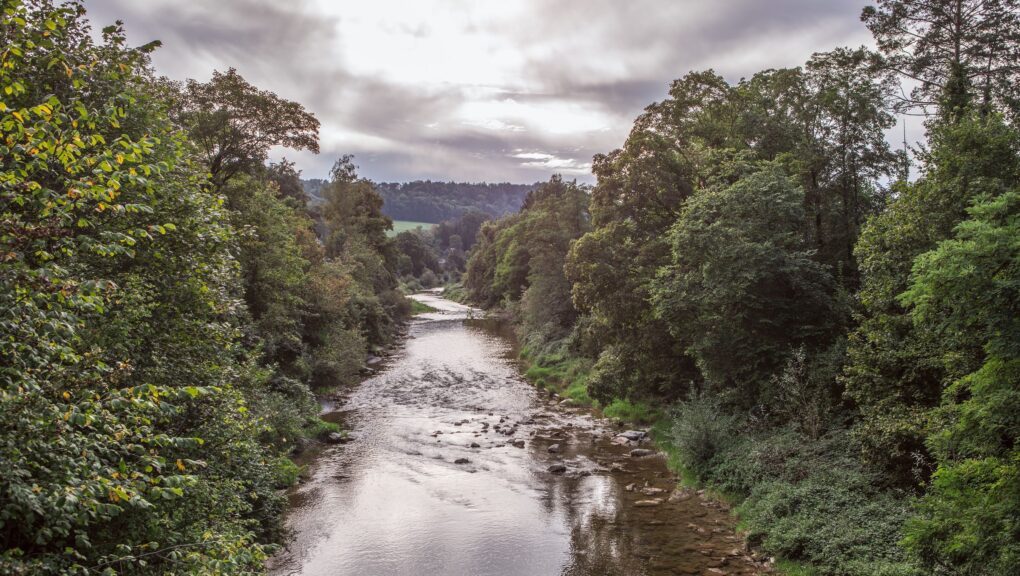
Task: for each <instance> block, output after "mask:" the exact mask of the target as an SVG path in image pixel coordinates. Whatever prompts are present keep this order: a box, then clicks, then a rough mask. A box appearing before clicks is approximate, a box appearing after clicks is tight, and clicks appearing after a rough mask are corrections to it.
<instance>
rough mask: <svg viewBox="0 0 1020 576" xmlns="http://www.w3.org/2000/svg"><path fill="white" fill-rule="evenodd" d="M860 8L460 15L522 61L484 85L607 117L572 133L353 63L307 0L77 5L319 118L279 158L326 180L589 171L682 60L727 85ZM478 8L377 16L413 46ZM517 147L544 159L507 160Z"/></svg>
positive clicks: (164, 67)
mask: <svg viewBox="0 0 1020 576" xmlns="http://www.w3.org/2000/svg"><path fill="white" fill-rule="evenodd" d="M863 3H864V0H832V1H828V0H827V1H824V2H819V1H817V0H770V1H768V2H765V1H761V0H717V1H716V2H713V3H712V4H707V3H705V2H701V1H697V2H695V1H674V0H661V1H660V0H629V1H627V2H619V1H617V0H563V1H558V2H555V3H551V2H540V1H538V0H533V1H531V2H527V3H522V4H515V5H514V7H518V8H522V9H519V10H515V11H514V12H516V13H518V14H519V17H518V19H517V20H515V21H493V20H491V19H490V20H488V21H487V20H485V19H483V18H468V19H466V20H465V22H466V23H465V24H464V25H463V26H464V30H463V31H465V32H473V33H475V34H482V35H492V36H493V37H495V38H501V39H504V40H505V43H504V44H501V46H505V48H504V49H505V50H509V51H510V52H512V55H513V56H515V57H516V56H519V57H520V58H521V59H522V60H523V64H522V67H521V69H520V70H519V71H518V74H519V78H518V79H516V80H515V81H513V82H512V84H511V85H506V86H493V87H490V88H492V89H493V90H496V91H500V96H499V98H512V99H513V100H515V101H517V102H521V103H525V104H528V105H530V106H535V107H539V108H541V107H544V106H553V105H556V104H562V103H564V102H568V103H576V104H577V105H578V106H579V107H581V108H583V109H585V110H589V111H594V112H593V113H599V114H602V116H603V117H605V118H607V119H608V120H607V121H608V122H609V123H610V125H609V126H607V127H606V128H607V129H606V130H604V131H601V132H600V131H586V132H584V133H581V134H570V133H566V134H565V133H553V132H551V131H547V130H542V129H541V127H540V126H539V127H536V126H533V125H530V124H529V125H527V126H523V125H521V126H518V127H517V128H515V129H508V128H511V126H508V123H509V124H518V122H516V121H512V120H507V119H506V118H492V119H491V120H486V121H480V122H475V123H466V122H463V121H459V120H458V116H457V114H458V111H459V110H461V109H462V107H463V106H464V105H465V104H468V103H470V102H472V98H475V97H476V96H473V95H472V94H471V93H470V90H471V89H472V88H478V87H471V86H463V85H456V84H453V83H446V82H444V80H446V79H444V78H436V81H435V82H433V83H428V84H427V85H413V84H409V83H401V82H400V79H399V78H397V79H395V78H393V77H389V76H386V75H385V74H382V73H379V74H368V73H365V72H364V67H362V68H360V69H361V70H362V72H356V71H355V70H357V69H359V68H357V67H355V66H352V62H351V61H350V60H349V59H350V58H355V57H357V58H362V59H364V58H371V54H368V53H362V52H359V53H358V54H344V53H342V52H341V51H340V48H339V46H340V45H341V43H340V42H338V41H337V40H338V39H340V38H341V37H340V36H339V35H340V34H342V33H343V32H342V31H343V24H344V22H345V20H344V19H343V18H344V17H345V16H343V15H338V13H322V11H321V6H317V5H316V4H315V3H314V2H313V0H297V1H292V2H274V1H271V0H215V1H212V0H210V1H199V0H190V1H187V2H183V1H176V2H175V1H173V0H146V1H144V2H141V1H137V0H86V7H87V8H88V10H89V13H90V17H91V18H92V20H93V22H94V23H95V25H96V27H97V28H99V27H101V26H102V25H104V24H107V23H110V22H112V21H113V20H116V19H122V20H124V21H125V27H126V29H127V32H128V38H129V40H130V41H131V42H133V43H135V44H141V43H144V42H148V41H149V40H152V39H160V40H162V41H163V43H164V47H163V48H161V49H160V50H159V51H157V53H156V55H155V57H154V60H153V61H154V65H155V66H156V68H157V70H158V71H159V72H160V73H163V74H166V75H168V76H170V77H172V78H176V79H183V78H187V77H192V78H198V79H205V78H208V76H209V74H210V73H211V71H212V70H213V69H221V70H222V69H225V68H227V67H230V66H233V67H236V68H237V69H238V70H239V71H240V72H241V74H242V75H244V76H245V77H246V78H247V79H248V80H249V81H251V82H252V83H254V84H256V85H258V86H260V87H263V88H267V89H270V90H273V91H274V92H276V93H278V94H280V95H281V96H284V97H286V98H289V99H292V100H296V101H299V102H301V103H302V104H303V105H304V106H305V107H306V108H308V109H309V110H311V111H312V112H314V113H315V114H316V115H317V116H318V117H319V119H320V120H321V121H322V140H323V146H322V151H323V153H322V155H320V156H318V157H316V156H313V155H310V154H307V153H296V152H292V151H276V153H275V154H274V156H275V157H279V156H280V155H286V156H287V157H288V158H291V159H294V160H296V161H298V165H299V167H300V168H302V169H303V170H304V172H305V174H306V175H307V176H310V177H321V176H324V175H325V174H326V173H328V170H329V167H330V166H331V165H332V163H333V160H334V159H335V158H336V157H337V156H338V155H339V154H341V153H354V154H356V156H357V162H358V163H359V164H360V165H361V167H362V173H363V174H365V175H367V176H369V177H372V178H375V179H379V180H409V179H416V178H433V179H436V178H440V179H467V180H483V179H484V180H510V181H519V182H533V181H535V180H540V179H545V178H547V177H548V176H549V174H550V173H551V172H553V171H555V168H554V166H553V165H554V164H556V163H557V162H565V161H566V160H568V159H573V163H572V164H570V165H569V166H574V167H576V166H583V165H585V164H587V163H588V162H590V159H591V156H592V155H594V154H595V153H598V152H605V151H608V150H610V149H612V148H614V147H617V146H619V145H620V144H621V143H622V141H623V139H624V138H625V137H626V134H627V132H628V130H629V128H630V125H631V122H632V120H633V119H634V118H635V117H636V116H637V115H638V114H640V112H641V110H642V109H643V108H644V107H645V106H646V105H648V104H650V103H651V102H653V101H656V100H660V99H662V98H663V97H664V96H665V94H666V91H667V88H668V85H669V82H670V81H671V80H673V79H675V78H678V77H680V76H682V75H684V74H686V73H687V72H688V71H690V70H692V69H703V68H708V67H712V68H714V69H716V70H717V71H719V72H720V73H722V74H724V75H725V76H726V77H727V78H729V79H730V80H734V81H735V80H737V79H739V78H740V77H741V76H749V75H751V74H753V73H754V72H755V71H757V70H758V69H760V68H764V67H779V66H789V65H797V64H799V63H802V62H803V61H804V60H805V59H806V58H807V57H809V56H810V54H811V53H812V52H815V51H823V50H829V49H831V48H834V47H836V46H839V45H845V44H850V45H859V44H861V43H864V42H867V41H868V36H867V31H866V30H864V28H863V26H862V25H861V24H860V23H859V22H858V20H857V16H858V14H859V11H860V7H861V5H862V4H863ZM478 6H479V5H478V4H476V3H475V2H472V1H470V0H450V1H449V2H444V3H442V4H440V5H439V6H438V8H437V10H435V11H434V12H435V14H434V15H433V16H432V17H431V18H430V19H429V20H426V21H421V22H410V23H408V22H404V21H394V22H389V21H388V20H387V21H386V22H384V23H383V24H382V26H383V27H384V30H385V31H386V32H388V33H392V34H399V35H403V36H407V37H411V38H414V39H417V40H418V41H420V42H431V41H439V40H441V39H442V37H441V30H442V27H441V26H438V25H437V24H438V23H439V22H442V19H443V18H444V15H446V14H463V13H465V11H467V13H471V11H472V10H476V9H478ZM344 10H345V13H344V14H345V15H346V11H351V12H354V11H356V10H357V8H356V7H353V6H347V5H345V8H344ZM382 72H385V71H382ZM520 153H526V154H535V155H545V156H541V157H539V156H535V157H533V158H522V157H515V154H518V155H519V154H520ZM543 158H544V159H546V160H548V161H543V160H542V159H543ZM567 175H568V177H570V176H572V175H573V174H571V173H568V174H567ZM582 179H585V180H589V181H590V179H591V178H590V176H588V177H584V178H582Z"/></svg>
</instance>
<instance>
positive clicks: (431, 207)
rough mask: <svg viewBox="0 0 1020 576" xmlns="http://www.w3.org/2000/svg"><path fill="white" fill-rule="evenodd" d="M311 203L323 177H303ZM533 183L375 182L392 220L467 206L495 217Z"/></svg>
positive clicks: (432, 216)
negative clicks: (308, 178)
mask: <svg viewBox="0 0 1020 576" xmlns="http://www.w3.org/2000/svg"><path fill="white" fill-rule="evenodd" d="M302 184H304V187H305V193H306V194H308V199H309V203H310V204H320V203H322V202H323V198H322V196H321V194H320V189H321V188H322V185H323V184H324V181H322V180H319V179H310V180H302ZM535 186H536V185H535V184H510V183H507V182H502V183H498V184H494V183H486V182H480V183H468V182H433V181H431V180H416V181H414V182H404V183H399V182H382V183H379V184H376V189H377V191H378V192H379V195H380V196H382V198H383V202H384V204H383V214H385V215H387V216H389V217H390V218H392V219H393V220H410V221H415V222H430V223H439V222H442V221H444V220H452V219H455V218H457V217H458V216H460V215H461V214H463V213H464V212H467V211H469V210H479V211H481V212H485V213H486V214H489V215H490V216H493V217H495V218H498V217H500V216H505V215H507V214H511V213H513V212H517V211H518V210H520V208H521V204H523V203H524V197H525V196H526V195H527V194H528V191H530V190H531V189H533V188H535Z"/></svg>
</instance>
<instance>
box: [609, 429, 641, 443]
mask: <svg viewBox="0 0 1020 576" xmlns="http://www.w3.org/2000/svg"><path fill="white" fill-rule="evenodd" d="M645 436H647V433H646V432H645V431H644V430H627V431H626V432H620V433H619V434H617V435H616V437H617V438H621V437H622V438H626V439H627V440H631V441H633V442H637V441H639V440H641V439H642V438H644V437H645Z"/></svg>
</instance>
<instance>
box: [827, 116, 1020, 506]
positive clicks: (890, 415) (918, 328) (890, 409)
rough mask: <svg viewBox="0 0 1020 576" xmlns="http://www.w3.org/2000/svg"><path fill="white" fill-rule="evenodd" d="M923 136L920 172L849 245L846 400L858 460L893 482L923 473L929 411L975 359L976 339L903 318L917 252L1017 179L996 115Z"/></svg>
mask: <svg viewBox="0 0 1020 576" xmlns="http://www.w3.org/2000/svg"><path fill="white" fill-rule="evenodd" d="M932 140H933V146H932V150H931V152H930V154H929V155H928V157H927V163H926V171H925V173H924V174H923V175H922V177H921V178H920V179H919V180H918V181H917V182H914V183H911V184H902V185H900V186H899V188H898V196H897V198H896V200H895V202H893V203H892V204H891V205H890V206H889V209H888V210H887V211H886V212H884V213H882V214H881V215H879V216H877V217H875V218H873V219H872V220H871V221H870V222H869V223H868V225H867V226H866V227H865V231H864V233H863V235H862V237H861V240H860V242H859V243H858V245H857V248H856V251H857V254H858V258H859V260H860V262H861V268H862V270H863V271H864V275H865V280H864V283H863V285H862V287H861V291H860V293H859V294H858V298H859V301H860V308H859V309H858V318H857V320H858V322H859V325H858V327H857V328H856V329H855V330H854V331H853V332H851V334H850V336H849V344H848V350H847V356H848V359H847V366H846V368H845V376H844V378H845V387H846V394H847V396H848V397H849V398H851V399H852V400H853V401H854V402H856V403H857V404H858V405H859V406H860V408H861V411H862V412H863V419H862V421H861V422H860V423H859V424H858V433H859V435H860V437H861V439H862V441H863V444H864V449H865V451H864V453H863V455H864V457H865V458H866V459H867V460H869V461H871V462H872V463H873V464H874V465H875V466H877V467H879V468H881V469H884V470H885V471H886V472H887V478H888V479H889V480H890V481H891V482H893V483H895V484H898V485H901V486H915V485H917V482H918V480H919V479H920V480H923V479H924V478H925V477H926V476H927V475H928V474H930V471H931V465H932V464H931V459H930V456H929V454H928V451H927V450H926V448H925V445H924V437H925V435H926V433H927V432H926V429H927V428H928V427H929V426H930V425H931V424H932V423H931V410H932V409H933V408H934V407H935V406H937V405H938V404H939V402H940V398H941V396H942V391H943V390H944V389H945V388H946V387H947V386H948V385H949V384H951V383H952V382H953V381H954V380H955V379H958V378H960V377H962V376H963V375H965V374H967V373H969V372H971V371H973V370H975V369H976V368H977V367H978V366H979V365H980V356H981V349H980V348H981V343H980V342H979V341H978V340H974V339H971V340H970V341H969V342H960V341H956V342H949V341H943V335H940V334H939V333H938V332H937V331H933V330H930V329H929V325H928V324H927V323H923V322H922V323H915V322H914V321H913V320H912V319H911V317H910V315H909V314H908V313H907V311H906V310H905V309H904V308H903V305H902V303H901V300H900V294H902V293H903V292H904V291H905V290H907V289H908V286H909V280H910V274H911V270H912V269H913V267H914V262H915V260H916V259H917V258H918V256H920V255H921V254H923V253H924V252H926V251H928V250H931V249H933V248H934V247H935V246H936V245H937V243H938V242H939V241H941V240H944V239H947V238H948V237H949V236H950V235H951V233H952V230H953V228H954V227H955V226H956V225H957V224H958V223H959V222H960V221H962V220H963V219H964V217H965V216H966V209H967V206H968V205H969V204H970V203H971V202H972V200H973V199H974V198H978V197H982V196H993V197H994V196H997V195H999V194H1002V193H1003V191H1005V190H1007V189H1009V187H1010V186H1013V185H1014V184H1013V183H1015V182H1016V181H1017V178H1018V177H1020V149H1018V145H1020V138H1018V135H1017V133H1016V131H1015V129H1013V128H1011V127H1008V126H1006V125H1005V124H1003V123H1002V122H1001V120H1000V119H999V118H997V117H995V116H989V117H985V118H981V117H979V116H977V115H969V116H966V117H965V118H963V119H961V120H960V122H958V123H957V124H953V125H945V126H940V127H938V128H937V129H936V130H935V132H934V133H933V135H932Z"/></svg>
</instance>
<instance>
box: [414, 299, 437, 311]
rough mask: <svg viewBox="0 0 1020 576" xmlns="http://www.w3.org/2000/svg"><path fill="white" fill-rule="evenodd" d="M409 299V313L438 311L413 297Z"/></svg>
mask: <svg viewBox="0 0 1020 576" xmlns="http://www.w3.org/2000/svg"><path fill="white" fill-rule="evenodd" d="M410 300H411V314H426V313H428V312H438V310H436V309H435V308H433V307H431V306H429V305H428V304H423V303H421V302H419V301H417V300H415V299H413V298H411V299H410Z"/></svg>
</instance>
